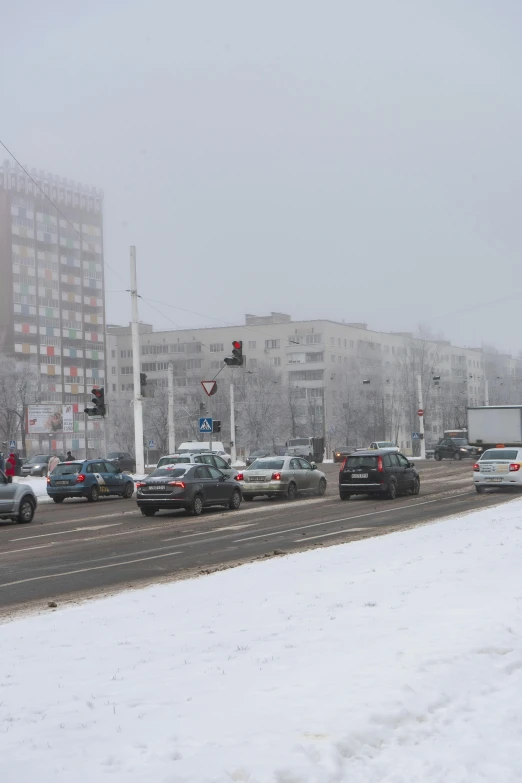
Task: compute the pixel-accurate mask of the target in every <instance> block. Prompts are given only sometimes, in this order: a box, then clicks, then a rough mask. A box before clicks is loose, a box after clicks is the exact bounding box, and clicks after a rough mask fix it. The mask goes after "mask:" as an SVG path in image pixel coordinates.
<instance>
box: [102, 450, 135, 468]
mask: <svg viewBox="0 0 522 783" xmlns="http://www.w3.org/2000/svg"><path fill="white" fill-rule="evenodd" d="M107 459H108V460H110V461H111V462H112V463H113V464H114V465H116V467H117V468H119V469H120V470H122V471H123V470H128V471H129V472H130V473H136V460H135V459H134V457H132V456H131V455H130V454H129V452H128V451H109V453H108V454H107Z"/></svg>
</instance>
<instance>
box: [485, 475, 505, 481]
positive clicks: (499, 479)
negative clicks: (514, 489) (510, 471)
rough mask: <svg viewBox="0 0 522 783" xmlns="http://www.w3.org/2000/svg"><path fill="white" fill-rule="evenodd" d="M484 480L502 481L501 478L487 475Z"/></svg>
mask: <svg viewBox="0 0 522 783" xmlns="http://www.w3.org/2000/svg"><path fill="white" fill-rule="evenodd" d="M486 481H502V479H501V478H489V476H488V477H487V478H486Z"/></svg>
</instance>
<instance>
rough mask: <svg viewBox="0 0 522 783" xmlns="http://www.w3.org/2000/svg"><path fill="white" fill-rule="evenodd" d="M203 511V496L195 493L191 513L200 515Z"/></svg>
mask: <svg viewBox="0 0 522 783" xmlns="http://www.w3.org/2000/svg"><path fill="white" fill-rule="evenodd" d="M202 511H203V498H202V497H201V495H194V500H193V501H192V503H191V505H190V513H191V514H192V516H194V517H199V515H200V514H201V512H202Z"/></svg>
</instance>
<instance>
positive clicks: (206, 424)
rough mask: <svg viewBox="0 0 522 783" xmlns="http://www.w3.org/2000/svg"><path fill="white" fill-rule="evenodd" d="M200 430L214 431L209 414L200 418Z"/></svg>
mask: <svg viewBox="0 0 522 783" xmlns="http://www.w3.org/2000/svg"><path fill="white" fill-rule="evenodd" d="M199 431H200V432H212V419H210V418H209V417H208V416H205V418H203V419H200V420H199Z"/></svg>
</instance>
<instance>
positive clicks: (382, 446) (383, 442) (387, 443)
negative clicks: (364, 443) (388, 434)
mask: <svg viewBox="0 0 522 783" xmlns="http://www.w3.org/2000/svg"><path fill="white" fill-rule="evenodd" d="M377 446H378V447H379V448H380V449H394V448H395V443H391V441H389V440H380V441H379V442H378V444H377Z"/></svg>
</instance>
